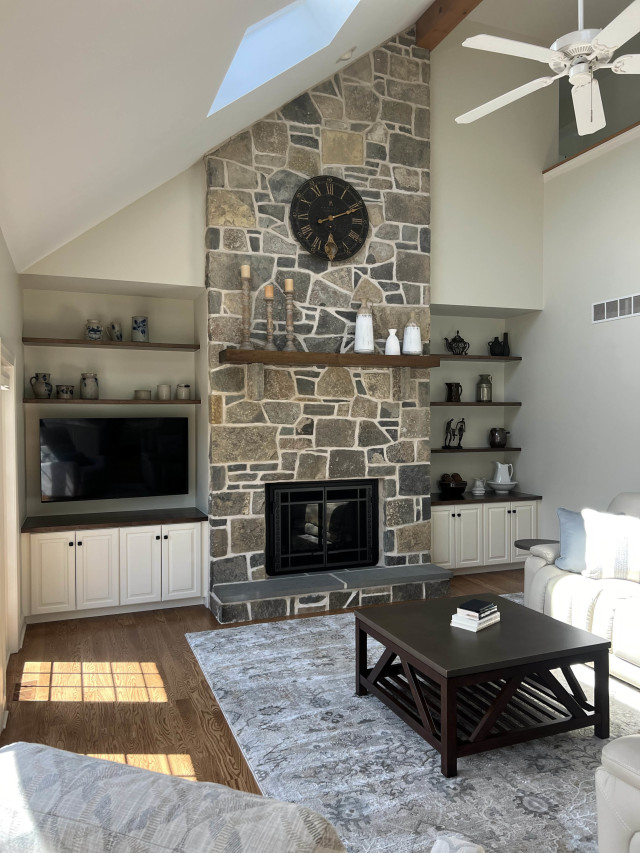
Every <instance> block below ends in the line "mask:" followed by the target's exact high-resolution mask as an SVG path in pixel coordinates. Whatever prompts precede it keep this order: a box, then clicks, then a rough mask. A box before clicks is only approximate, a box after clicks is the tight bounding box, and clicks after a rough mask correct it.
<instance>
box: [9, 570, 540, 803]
mask: <svg viewBox="0 0 640 853" xmlns="http://www.w3.org/2000/svg"><path fill="white" fill-rule="evenodd" d="M522 586H523V572H522V570H521V569H515V570H510V571H506V572H488V573H483V574H475V575H466V576H458V577H455V578H453V580H452V582H451V593H450V595H478V594H481V593H482V592H497V593H509V592H520V591H522ZM383 606H384V605H383ZM340 612H342V611H340ZM300 618H316V617H315V616H308V617H300ZM211 630H224V628H223V627H222V626H220V625H219V624H218V623H217V622H216V620H215V619H214V617H213V616H212V615H211V613H209V611H208V610H206V609H205V608H204V607H178V608H175V609H171V610H154V611H150V612H146V613H130V614H123V615H119V616H98V617H94V618H88V619H75V620H68V621H63V622H48V623H43V624H40V625H29V626H28V628H27V632H26V635H25V641H24V645H23V648H22V649H21V651H20V652H19V653H18V654H15V655H12V656H11V658H10V661H9V667H8V672H7V679H8V683H7V696H8V710H9V719H8V722H7V727H6V729H5V730H4V732H2V733H1V734H0V746H5V745H6V744H8V743H13V742H15V741H18V740H25V741H33V742H36V743H46V744H49V745H50V746H55V747H58V748H60V749H68V750H71V751H72V752H81V753H87V754H90V755H97V756H99V757H104V758H110V759H112V760H116V761H127V762H128V763H131V764H137V765H139V766H143V767H148V768H149V769H152V770H159V771H161V772H167V773H173V775H177V776H184V777H186V778H194V779H198V780H200V781H210V782H221V783H223V784H225V785H229V786H231V787H232V788H237V789H239V790H243V791H252V792H256V793H259V791H258V787H257V785H256V783H255V780H254V779H253V776H252V774H251V771H250V770H249V767H248V765H247V763H246V761H245V760H244V757H243V756H242V753H241V752H240V749H239V747H238V745H237V744H236V742H235V739H234V737H233V735H232V734H231V732H230V730H229V727H228V726H227V723H226V721H225V719H224V716H223V714H222V711H221V710H220V708H219V706H218V704H217V702H216V701H215V699H214V698H213V696H212V694H211V690H210V689H209V685H208V684H207V682H206V681H205V679H204V676H203V675H202V673H201V671H200V668H199V666H198V664H197V663H196V660H195V658H194V656H193V654H192V653H191V650H190V648H189V645H188V643H187V641H186V639H185V636H184V635H185V634H186V633H189V632H196V631H211Z"/></svg>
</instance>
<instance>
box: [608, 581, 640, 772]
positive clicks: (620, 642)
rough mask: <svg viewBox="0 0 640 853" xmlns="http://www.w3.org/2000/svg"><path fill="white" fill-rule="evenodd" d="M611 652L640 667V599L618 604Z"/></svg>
mask: <svg viewBox="0 0 640 853" xmlns="http://www.w3.org/2000/svg"><path fill="white" fill-rule="evenodd" d="M611 650H612V652H613V654H614V655H617V656H618V657H619V658H622V659H623V660H626V661H629V663H633V664H635V665H636V666H640V597H637V596H636V597H633V598H626V599H625V600H624V601H619V602H618V603H617V604H616V613H615V619H614V622H613V637H612V639H611ZM639 766H640V765H639Z"/></svg>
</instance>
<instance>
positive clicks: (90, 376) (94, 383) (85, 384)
mask: <svg viewBox="0 0 640 853" xmlns="http://www.w3.org/2000/svg"><path fill="white" fill-rule="evenodd" d="M80 399H81V400H99V399H100V390H99V387H98V377H97V375H96V374H95V373H83V374H82V379H81V380H80Z"/></svg>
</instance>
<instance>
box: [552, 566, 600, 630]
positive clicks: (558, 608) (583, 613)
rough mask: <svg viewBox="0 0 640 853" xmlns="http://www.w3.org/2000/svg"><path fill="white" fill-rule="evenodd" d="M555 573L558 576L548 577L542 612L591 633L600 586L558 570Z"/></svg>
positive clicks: (580, 576)
mask: <svg viewBox="0 0 640 853" xmlns="http://www.w3.org/2000/svg"><path fill="white" fill-rule="evenodd" d="M556 572H557V573H558V574H557V575H554V576H553V577H550V578H549V582H548V584H547V588H546V591H545V600H544V612H545V613H546V614H547V615H548V616H553V618H554V619H560V621H561V622H566V623H567V624H568V625H573V626H574V628H582V630H583V631H591V630H592V628H591V625H592V622H593V613H594V610H595V606H596V601H597V600H598V596H599V595H600V591H601V588H602V587H601V584H599V583H594V582H593V581H592V580H589V579H588V578H584V577H582V575H577V574H574V573H572V572H563V571H561V570H560V569H558V568H556Z"/></svg>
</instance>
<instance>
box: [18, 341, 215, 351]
mask: <svg viewBox="0 0 640 853" xmlns="http://www.w3.org/2000/svg"><path fill="white" fill-rule="evenodd" d="M22 343H23V344H25V345H26V346H30V347H83V348H86V349H96V348H98V347H107V348H109V349H115V350H117V349H135V350H145V349H146V350H173V351H174V352H197V351H198V350H199V349H200V344H161V343H149V342H144V341H87V340H75V339H73V338H23V339H22Z"/></svg>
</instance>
